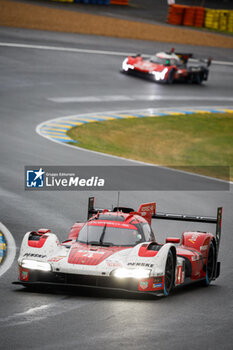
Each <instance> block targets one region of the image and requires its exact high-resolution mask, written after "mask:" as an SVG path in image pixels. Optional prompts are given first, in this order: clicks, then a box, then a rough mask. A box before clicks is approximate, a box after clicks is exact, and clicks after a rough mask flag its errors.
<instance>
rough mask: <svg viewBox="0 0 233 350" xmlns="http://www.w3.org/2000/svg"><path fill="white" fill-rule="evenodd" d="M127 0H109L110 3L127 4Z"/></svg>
mask: <svg viewBox="0 0 233 350" xmlns="http://www.w3.org/2000/svg"><path fill="white" fill-rule="evenodd" d="M128 3H129V0H110V4H111V5H128Z"/></svg>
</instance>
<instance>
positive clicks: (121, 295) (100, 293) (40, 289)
mask: <svg viewBox="0 0 233 350" xmlns="http://www.w3.org/2000/svg"><path fill="white" fill-rule="evenodd" d="M217 287H218V286H217V285H214V284H211V285H210V286H209V287H208V288H206V287H203V286H202V285H201V283H198V282H197V283H193V284H189V285H185V286H182V287H180V288H176V289H174V290H173V291H172V293H171V294H170V295H169V297H168V298H169V299H170V298H176V296H181V295H183V294H187V293H196V292H201V291H205V292H207V293H210V291H214V290H215V289H216V288H217ZM15 292H16V293H30V294H38V293H40V294H50V295H51V294H54V295H63V296H67V295H69V296H76V297H86V298H98V299H116V300H117V299H118V300H119V299H127V300H158V301H159V300H161V299H167V297H164V295H162V294H161V295H156V294H152V293H146V292H133V291H132V292H131V291H124V290H112V289H101V288H96V287H91V288H90V287H83V286H82V287H81V286H78V287H76V286H75V287H74V286H64V287H63V286H62V287H60V286H59V287H57V286H45V285H38V286H33V287H32V286H30V287H19V288H17V289H15Z"/></svg>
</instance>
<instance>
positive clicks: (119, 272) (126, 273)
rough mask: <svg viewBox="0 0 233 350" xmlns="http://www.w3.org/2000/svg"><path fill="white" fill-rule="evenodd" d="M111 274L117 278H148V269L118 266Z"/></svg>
mask: <svg viewBox="0 0 233 350" xmlns="http://www.w3.org/2000/svg"><path fill="white" fill-rule="evenodd" d="M113 276H114V277H117V278H129V277H131V278H136V279H141V278H148V277H149V276H150V270H147V269H124V268H119V269H116V270H114V271H113Z"/></svg>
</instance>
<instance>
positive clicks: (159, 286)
mask: <svg viewBox="0 0 233 350" xmlns="http://www.w3.org/2000/svg"><path fill="white" fill-rule="evenodd" d="M162 287H163V284H162V283H153V288H154V289H157V288H162Z"/></svg>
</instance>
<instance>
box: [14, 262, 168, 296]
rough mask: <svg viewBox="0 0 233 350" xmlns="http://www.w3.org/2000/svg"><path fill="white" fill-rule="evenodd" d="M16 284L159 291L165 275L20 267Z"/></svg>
mask: <svg viewBox="0 0 233 350" xmlns="http://www.w3.org/2000/svg"><path fill="white" fill-rule="evenodd" d="M15 283H16V284H22V285H24V286H27V285H28V286H29V285H31V286H33V285H44V284H49V285H51V286H52V285H59V286H77V287H80V286H82V287H95V288H104V289H119V290H124V291H131V292H149V293H155V294H156V293H159V292H161V291H163V286H164V277H163V276H159V277H149V278H143V279H136V278H132V277H129V278H117V277H115V276H114V275H111V276H96V275H84V274H69V273H61V272H52V271H46V272H45V271H38V270H29V269H25V268H22V267H21V266H20V267H19V281H18V282H15Z"/></svg>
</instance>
